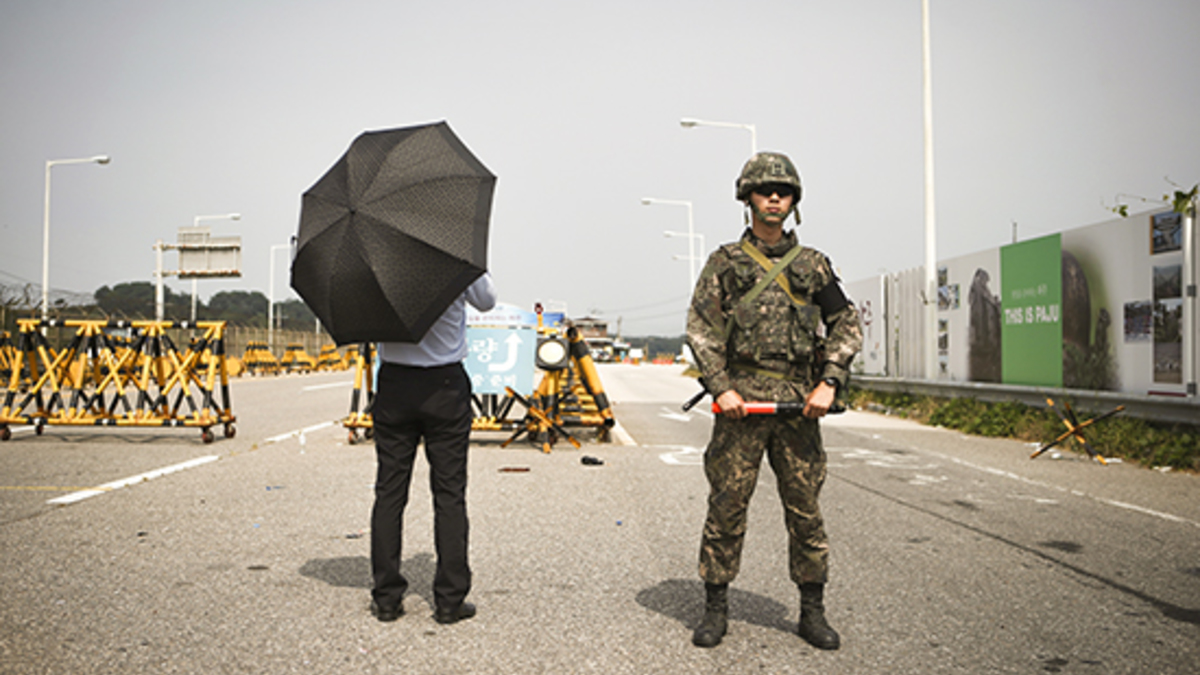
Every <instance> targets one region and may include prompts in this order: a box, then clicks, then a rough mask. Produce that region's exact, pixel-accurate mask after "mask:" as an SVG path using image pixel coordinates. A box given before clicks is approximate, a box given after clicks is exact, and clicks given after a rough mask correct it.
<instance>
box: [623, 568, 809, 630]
mask: <svg viewBox="0 0 1200 675" xmlns="http://www.w3.org/2000/svg"><path fill="white" fill-rule="evenodd" d="M637 602H638V604H639V605H641V606H642V607H645V608H646V609H650V610H653V611H655V612H658V613H659V614H662V615H664V616H669V617H671V618H672V619H675V620H676V621H678V622H679V623H681V624H683V625H684V626H686V627H687V628H689V629H695V628H696V626H698V625H700V618H701V617H702V616H703V615H704V584H703V582H701V581H699V580H687V579H667V580H666V581H660V582H659V583H657V584H655V585H654V586H651V587H650V588H647V589H644V590H642V591H641V592H639V593H638V594H637ZM798 602H799V596H797V603H798ZM797 607H799V605H797ZM789 613H790V612H789V610H788V608H787V607H786V606H785V605H783V604H782V603H780V602H778V601H776V600H772V599H771V598H768V597H765V596H762V595H758V594H757V593H748V592H746V591H740V590H738V589H736V588H733V587H730V589H729V620H730V621H744V622H745V623H750V624H754V625H756V626H762V627H764V628H773V629H775V630H779V631H783V632H785V633H792V632H795V630H796V624H795V623H794V622H792V621H791V620H790V619H789Z"/></svg>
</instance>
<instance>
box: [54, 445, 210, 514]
mask: <svg viewBox="0 0 1200 675" xmlns="http://www.w3.org/2000/svg"><path fill="white" fill-rule="evenodd" d="M218 459H220V458H219V457H218V456H217V455H208V456H205V457H197V458H196V459H192V460H188V461H186V462H182V463H180V464H175V465H173V466H168V467H165V468H162V469H155V470H154V471H147V472H146V473H139V474H138V475H136V476H130V477H129V478H122V479H121V480H115V481H112V482H111V483H105V484H104V485H98V486H96V487H94V488H91V489H89V490H80V491H79V492H72V493H71V494H69V495H63V496H62V497H55V498H54V499H50V500H47V502H46V503H47V504H73V503H75V502H78V501H82V500H84V499H87V498H88V497H95V496H96V495H102V494H104V493H105V492H112V491H113V490H119V489H121V488H123V487H126V486H129V485H133V484H135V483H141V482H144V481H148V480H153V479H155V478H159V477H160V476H166V475H167V474H171V473H175V472H176V471H183V470H184V469H190V468H192V467H196V466H200V465H201V464H208V463H209V462H215V461H217V460H218Z"/></svg>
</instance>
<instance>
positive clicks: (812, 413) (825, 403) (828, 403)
mask: <svg viewBox="0 0 1200 675" xmlns="http://www.w3.org/2000/svg"><path fill="white" fill-rule="evenodd" d="M836 396H837V389H834V388H833V387H831V386H829V385H828V384H825V383H824V382H818V383H817V386H816V388H815V389H813V390H812V392H811V393H810V394H809V395H808V400H806V401H805V402H804V416H805V417H808V418H811V419H818V418H821V417H824V416H825V413H828V412H829V408H831V407H832V406H833V399H834V398H835V397H836Z"/></svg>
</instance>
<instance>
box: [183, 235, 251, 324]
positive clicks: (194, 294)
mask: <svg viewBox="0 0 1200 675" xmlns="http://www.w3.org/2000/svg"><path fill="white" fill-rule="evenodd" d="M241 219H242V214H240V213H226V214H224V215H219V216H196V217H195V218H193V219H192V227H200V221H202V220H241ZM180 267H181V268H182V267H183V266H182V265H180ZM192 323H196V277H192Z"/></svg>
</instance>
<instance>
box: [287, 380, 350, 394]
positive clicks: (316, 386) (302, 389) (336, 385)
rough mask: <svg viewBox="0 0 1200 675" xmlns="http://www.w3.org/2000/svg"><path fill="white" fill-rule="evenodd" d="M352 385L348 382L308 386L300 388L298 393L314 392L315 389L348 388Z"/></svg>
mask: <svg viewBox="0 0 1200 675" xmlns="http://www.w3.org/2000/svg"><path fill="white" fill-rule="evenodd" d="M352 384H354V383H353V382H351V381H350V380H346V381H345V382H330V383H328V384H310V385H308V386H307V387H300V391H316V390H317V389H332V388H333V387H349V386H350V385H352Z"/></svg>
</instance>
